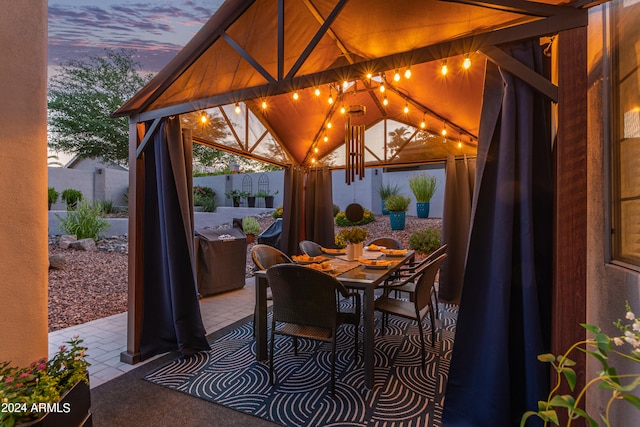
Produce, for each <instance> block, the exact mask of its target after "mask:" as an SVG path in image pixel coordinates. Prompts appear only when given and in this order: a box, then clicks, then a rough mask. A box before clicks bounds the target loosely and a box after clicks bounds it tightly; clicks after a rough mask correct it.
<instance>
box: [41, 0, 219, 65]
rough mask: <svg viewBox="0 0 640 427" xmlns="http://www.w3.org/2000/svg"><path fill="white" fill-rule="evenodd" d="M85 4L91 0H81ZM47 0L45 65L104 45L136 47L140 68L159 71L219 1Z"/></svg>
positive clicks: (97, 50) (99, 49) (95, 52)
mask: <svg viewBox="0 0 640 427" xmlns="http://www.w3.org/2000/svg"><path fill="white" fill-rule="evenodd" d="M86 2H87V3H91V2H92V0H86ZM93 2H94V3H96V4H84V5H78V4H77V3H75V2H74V3H73V4H62V3H59V2H57V1H56V0H50V1H49V64H50V65H58V64H60V63H61V62H64V61H67V60H70V59H81V58H82V57H86V56H87V55H100V54H102V53H103V51H104V49H105V48H112V49H118V48H126V49H135V50H137V51H138V54H139V56H140V61H141V63H142V64H143V68H144V69H145V70H147V71H159V70H160V69H161V68H162V67H163V66H164V65H166V63H167V62H168V61H169V60H170V59H171V58H173V57H174V56H175V54H176V53H177V52H178V51H179V50H180V49H181V48H182V47H183V46H184V45H185V44H186V43H187V42H188V41H189V40H190V39H191V38H192V37H193V35H194V34H195V33H196V32H197V31H198V30H199V29H200V28H201V27H202V25H204V23H205V22H206V21H207V20H208V19H209V17H210V16H211V15H212V14H213V12H214V11H215V10H216V9H217V8H218V7H219V5H220V4H221V3H222V0H218V1H213V2H211V1H198V0H182V1H171V0H156V1H155V2H149V3H126V2H125V0H102V1H100V2H96V1H93Z"/></svg>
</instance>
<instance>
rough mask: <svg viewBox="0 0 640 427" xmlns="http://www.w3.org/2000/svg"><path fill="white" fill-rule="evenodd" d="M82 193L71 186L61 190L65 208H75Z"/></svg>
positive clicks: (69, 209) (70, 209)
mask: <svg viewBox="0 0 640 427" xmlns="http://www.w3.org/2000/svg"><path fill="white" fill-rule="evenodd" d="M82 198H83V195H82V192H81V191H80V190H75V189H73V188H67V189H66V190H64V191H63V192H62V200H64V202H65V203H66V204H67V210H68V211H72V210H74V209H75V208H76V205H77V204H78V202H79V201H80V200H82Z"/></svg>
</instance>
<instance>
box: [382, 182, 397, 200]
mask: <svg viewBox="0 0 640 427" xmlns="http://www.w3.org/2000/svg"><path fill="white" fill-rule="evenodd" d="M396 194H400V187H398V184H391V183H390V182H388V183H386V184H383V185H381V186H380V188H378V195H380V198H381V199H382V200H386V199H387V198H388V197H390V196H395V195H396Z"/></svg>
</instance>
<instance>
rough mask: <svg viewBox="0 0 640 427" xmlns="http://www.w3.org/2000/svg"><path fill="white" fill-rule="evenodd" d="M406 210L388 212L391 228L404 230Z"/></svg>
mask: <svg viewBox="0 0 640 427" xmlns="http://www.w3.org/2000/svg"><path fill="white" fill-rule="evenodd" d="M405 220H406V212H389V222H390V224H391V229H392V230H404V224H405Z"/></svg>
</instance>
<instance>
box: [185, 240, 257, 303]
mask: <svg viewBox="0 0 640 427" xmlns="http://www.w3.org/2000/svg"><path fill="white" fill-rule="evenodd" d="M246 265H247V239H246V237H245V235H244V233H243V232H242V230H238V229H237V228H220V229H215V230H208V229H207V230H198V231H196V272H197V278H198V292H199V293H200V294H201V295H211V294H217V293H220V292H225V291H230V290H232V289H240V288H242V287H243V286H244V284H245V270H246Z"/></svg>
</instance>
